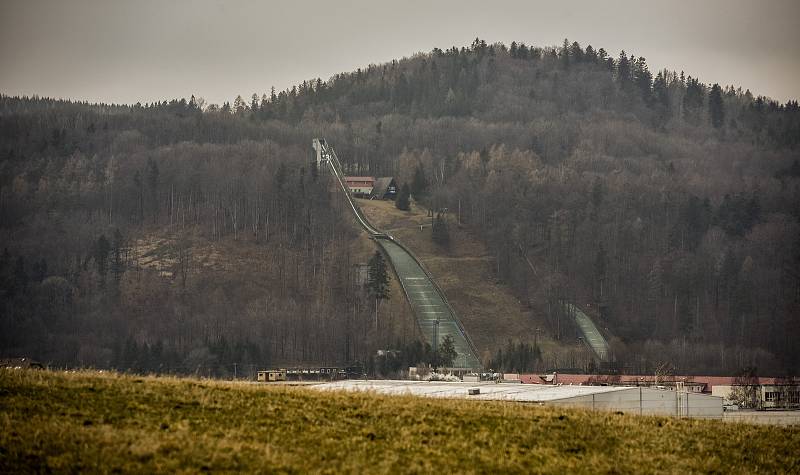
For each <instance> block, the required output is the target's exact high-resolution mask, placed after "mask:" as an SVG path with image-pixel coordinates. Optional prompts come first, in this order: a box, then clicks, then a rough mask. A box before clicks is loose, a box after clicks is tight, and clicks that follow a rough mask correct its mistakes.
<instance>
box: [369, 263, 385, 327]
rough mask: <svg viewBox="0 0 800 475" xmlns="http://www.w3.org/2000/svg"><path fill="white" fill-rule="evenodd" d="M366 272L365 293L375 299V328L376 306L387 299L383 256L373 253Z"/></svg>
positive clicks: (376, 322) (376, 319)
mask: <svg viewBox="0 0 800 475" xmlns="http://www.w3.org/2000/svg"><path fill="white" fill-rule="evenodd" d="M367 265H368V271H367V291H368V292H369V294H370V296H371V297H372V298H374V299H375V327H376V328H377V326H378V305H379V303H380V301H381V300H388V299H389V272H388V269H387V266H386V260H385V259H384V258H383V255H382V254H381V253H380V252H378V251H375V254H373V255H372V257H371V258H370V259H369V262H368V263H367Z"/></svg>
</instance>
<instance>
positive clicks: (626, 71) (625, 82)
mask: <svg viewBox="0 0 800 475" xmlns="http://www.w3.org/2000/svg"><path fill="white" fill-rule="evenodd" d="M617 84H619V88H620V89H622V90H623V91H626V90H628V88H629V87H630V85H631V63H630V61H628V57H627V56H626V54H625V50H622V51H621V52H620V53H619V60H618V61H617Z"/></svg>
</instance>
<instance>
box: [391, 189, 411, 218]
mask: <svg viewBox="0 0 800 475" xmlns="http://www.w3.org/2000/svg"><path fill="white" fill-rule="evenodd" d="M410 194H411V192H410V191H409V189H408V184H405V183H404V184H403V186H402V187H400V193H398V194H397V198H395V200H394V206H395V207H396V208H397V209H400V210H403V211H408V210H409V209H410V208H411V207H410V203H409V195H410Z"/></svg>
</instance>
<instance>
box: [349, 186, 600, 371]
mask: <svg viewBox="0 0 800 475" xmlns="http://www.w3.org/2000/svg"><path fill="white" fill-rule="evenodd" d="M358 203H359V204H360V205H361V208H362V209H363V210H364V213H365V214H366V215H367V218H368V219H370V221H371V222H372V223H373V224H374V225H376V226H377V227H378V228H379V229H381V230H384V231H387V232H389V233H390V234H391V235H392V236H394V237H396V238H397V239H399V240H400V241H402V242H403V243H404V244H405V245H407V246H408V247H409V248H410V249H411V251H412V252H414V253H415V254H416V255H417V257H418V258H419V259H421V260H422V263H423V265H424V266H425V267H426V268H427V269H428V270H429V271H430V272H431V274H432V275H433V277H434V278H435V279H436V282H437V283H438V284H439V285H440V286H441V288H442V290H444V292H445V294H446V295H447V298H448V300H449V301H450V304H451V305H452V306H453V308H454V309H455V310H456V312H457V313H458V317H459V318H460V319H461V321H462V323H463V324H464V327H465V328H466V330H467V332H468V333H469V336H470V338H472V340H473V342H474V343H475V346H476V347H477V348H478V352H479V353H480V355H481V357H482V358H483V360H484V361H486V362H488V361H489V359H490V358H491V353H492V352H494V351H496V350H497V349H498V348H501V347H502V346H503V345H504V344H505V343H506V342H507V341H508V340H512V341H515V342H516V341H518V342H525V343H531V344H533V343H534V341H535V340H536V329H537V328H539V329H541V331H540V335H539V340H538V341H539V345H540V347H541V348H542V349H543V357H544V360H545V361H544V363H545V365H549V366H550V367H554V366H558V360H559V357H560V358H561V361H562V362H563V361H565V359H564V358H565V357H566V358H568V357H569V355H568V354H567V353H569V352H570V350H572V351H574V352H575V353H576V354H575V355H573V358H574V357H576V356H578V355H582V356H587V355H585V354H583V353H584V352H582V349H581V348H574V349H570V348H565V347H561V348H559V346H558V345H557V344H556V343H555V342H554V341H553V340H551V339H550V338H549V337H548V336H546V335H547V333H546V332H545V328H547V326H546V322H545V321H544V320H543V319H542V317H541V315H538V314H536V313H535V312H533V311H531V310H530V309H528V308H526V307H525V306H524V305H523V303H522V302H520V301H519V299H517V298H516V297H515V296H514V295H513V293H512V292H511V290H510V289H509V288H508V287H506V286H505V285H503V284H501V283H500V282H498V280H497V278H496V276H495V274H494V272H493V270H492V266H493V265H494V263H495V259H494V257H493V256H491V255H489V252H488V250H487V249H486V246H485V245H484V244H483V243H482V242H481V241H480V240H478V239H476V238H475V237H474V236H472V235H471V234H470V233H469V231H468V230H467V229H465V228H460V227H459V226H457V223H456V219H455V218H454V217H448V218H446V219H447V220H448V222H450V227H451V231H450V245H449V246H448V248H447V249H444V248H442V247H441V246H438V245H437V244H435V243H434V242H433V240H432V239H431V218H430V217H429V216H428V215H427V213H426V210H425V209H424V208H422V207H420V206H416V205H415V206H412V208H411V210H410V211H401V210H399V209H397V208H396V207H395V206H394V203H393V202H390V201H378V200H359V201H358ZM420 226H422V228H420Z"/></svg>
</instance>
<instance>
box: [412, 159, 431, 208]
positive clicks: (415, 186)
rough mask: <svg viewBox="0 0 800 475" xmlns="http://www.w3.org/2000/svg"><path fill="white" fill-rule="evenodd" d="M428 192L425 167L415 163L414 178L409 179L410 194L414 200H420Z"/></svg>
mask: <svg viewBox="0 0 800 475" xmlns="http://www.w3.org/2000/svg"><path fill="white" fill-rule="evenodd" d="M427 192H428V179H427V178H426V177H425V169H424V168H422V164H419V165H417V168H416V170H414V178H413V179H412V180H411V196H413V197H414V199H415V200H417V201H419V200H421V199H422V198H423V197H424V196H425V195H426V194H427Z"/></svg>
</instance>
